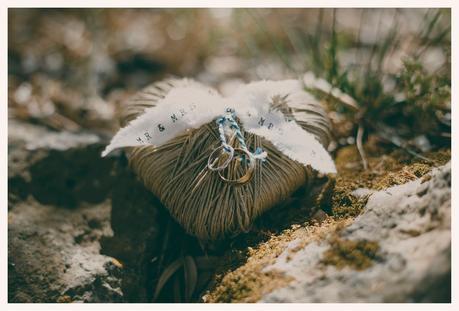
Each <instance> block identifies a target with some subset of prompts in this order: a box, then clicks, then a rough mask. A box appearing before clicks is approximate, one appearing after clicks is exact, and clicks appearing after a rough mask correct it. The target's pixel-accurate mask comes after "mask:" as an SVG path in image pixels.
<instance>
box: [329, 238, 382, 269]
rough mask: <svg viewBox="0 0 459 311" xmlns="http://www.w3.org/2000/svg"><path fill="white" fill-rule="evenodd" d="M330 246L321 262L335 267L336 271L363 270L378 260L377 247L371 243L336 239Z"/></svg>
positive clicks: (374, 243) (376, 244)
mask: <svg viewBox="0 0 459 311" xmlns="http://www.w3.org/2000/svg"><path fill="white" fill-rule="evenodd" d="M330 245H331V246H330V248H329V249H328V250H327V251H325V253H324V256H323V258H322V261H321V262H322V264H324V265H333V266H336V267H337V268H338V269H342V268H344V267H351V268H352V269H355V270H365V269H367V268H369V267H371V266H372V265H373V261H374V260H377V259H378V258H379V254H378V252H379V245H378V243H376V242H373V241H367V240H357V241H353V240H347V239H340V238H337V237H336V238H334V239H333V240H332V241H331V242H330Z"/></svg>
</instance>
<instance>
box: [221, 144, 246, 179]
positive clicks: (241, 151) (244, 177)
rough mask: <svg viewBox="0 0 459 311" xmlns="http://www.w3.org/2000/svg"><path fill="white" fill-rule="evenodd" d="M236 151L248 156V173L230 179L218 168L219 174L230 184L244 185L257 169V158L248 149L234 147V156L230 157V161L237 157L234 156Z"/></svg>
mask: <svg viewBox="0 0 459 311" xmlns="http://www.w3.org/2000/svg"><path fill="white" fill-rule="evenodd" d="M235 152H239V153H244V154H245V155H246V156H247V157H248V160H249V168H248V169H247V171H246V173H245V174H244V175H243V176H241V177H239V178H238V179H228V178H226V177H224V176H223V175H222V173H221V172H222V170H218V176H220V178H221V179H222V180H223V181H225V182H227V183H229V184H232V185H239V186H242V185H244V184H246V183H248V182H249V181H250V180H251V179H252V177H253V172H254V170H255V158H254V157H253V155H252V154H251V153H250V152H249V151H248V150H247V149H241V148H234V150H233V156H232V157H231V158H230V161H231V159H233V158H236V157H234V153H235ZM225 162H226V161H225ZM228 164H229V163H228Z"/></svg>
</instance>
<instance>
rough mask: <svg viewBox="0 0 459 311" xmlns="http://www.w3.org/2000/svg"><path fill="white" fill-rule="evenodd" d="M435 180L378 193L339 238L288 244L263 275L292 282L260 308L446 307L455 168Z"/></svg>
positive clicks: (443, 170) (448, 168) (446, 169)
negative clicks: (322, 304)
mask: <svg viewBox="0 0 459 311" xmlns="http://www.w3.org/2000/svg"><path fill="white" fill-rule="evenodd" d="M430 176H431V177H427V178H426V177H424V178H421V179H418V180H415V181H412V182H409V183H407V184H404V185H400V186H394V187H391V188H388V189H386V190H385V191H379V192H374V193H373V194H371V196H370V197H369V199H368V203H367V205H366V208H365V211H364V213H363V214H362V215H360V216H359V217H357V218H356V219H355V221H354V222H353V223H352V224H351V225H350V226H348V227H346V228H345V229H343V230H342V231H341V232H340V233H338V235H339V236H338V237H337V238H336V237H335V238H334V239H324V240H322V241H316V242H311V243H309V244H307V245H306V246H305V247H304V248H301V249H300V250H295V251H294V252H292V250H293V249H295V247H296V246H298V244H299V243H300V241H298V240H293V241H292V242H290V244H289V247H288V248H287V249H286V250H285V251H284V252H283V253H282V254H281V255H280V256H279V257H278V258H277V260H276V262H275V263H274V264H272V265H269V266H267V267H265V269H264V271H276V272H280V273H283V274H285V275H287V276H290V277H292V278H294V281H292V282H291V283H289V285H287V286H285V287H283V288H279V289H276V290H274V291H273V292H271V293H269V294H266V295H264V296H263V297H262V299H261V301H260V302H449V301H450V300H451V164H450V163H448V164H447V165H445V166H443V167H441V168H438V169H434V170H433V172H432V173H431V175H430ZM429 179H430V180H429ZM358 260H360V265H356V264H355V263H356V262H358Z"/></svg>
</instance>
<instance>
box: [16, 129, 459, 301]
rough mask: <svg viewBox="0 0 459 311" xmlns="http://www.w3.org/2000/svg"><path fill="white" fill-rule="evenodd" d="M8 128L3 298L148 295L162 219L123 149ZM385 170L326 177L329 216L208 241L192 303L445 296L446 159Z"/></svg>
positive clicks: (85, 137) (88, 138)
mask: <svg viewBox="0 0 459 311" xmlns="http://www.w3.org/2000/svg"><path fill="white" fill-rule="evenodd" d="M9 125H10V141H9V176H8V180H9V211H8V224H9V225H8V244H9V245H8V282H9V289H10V290H9V301H10V302H147V301H151V300H152V296H153V288H154V283H155V280H157V279H158V275H157V274H155V272H154V270H155V269H153V268H156V266H155V265H154V262H155V261H156V260H157V258H158V256H159V255H160V254H161V249H162V248H163V247H164V243H163V239H161V237H163V235H164V232H165V230H166V229H165V224H166V223H167V222H168V221H169V220H168V219H169V218H168V216H167V213H165V212H164V209H163V208H162V206H161V204H160V203H159V202H158V201H157V199H156V198H155V197H154V196H153V195H152V194H150V193H149V192H147V191H145V190H144V188H143V186H142V185H141V184H139V183H138V182H137V181H136V179H135V177H134V176H133V175H132V173H130V170H129V169H128V168H127V164H126V160H125V158H124V157H123V156H122V155H120V154H119V155H117V156H115V157H112V158H109V159H101V158H100V151H101V150H102V148H103V140H104V138H103V137H100V136H97V135H94V134H87V133H86V134H85V133H81V134H75V133H72V134H71V133H67V132H65V131H63V132H61V133H56V132H51V131H48V130H47V129H45V128H43V127H40V126H36V125H30V124H24V123H21V122H16V121H11V122H10V124H9ZM343 155H345V156H346V158H347V159H348V160H350V159H351V157H350V155H349V154H346V152H343V153H342V155H341V156H343ZM448 156H449V153H448V152H446V153H444V154H442V157H441V160H442V161H443V162H445V161H446V159H447V158H448ZM337 160H338V163H339V160H340V158H338V159H337ZM349 163H352V161H348V162H347V164H349ZM420 165H421V168H422V169H420V168H419V166H420ZM397 169H398V171H397V172H398V173H393V172H391V173H386V174H385V175H384V176H379V177H374V178H373V179H374V180H378V181H379V184H378V186H376V187H375V185H373V186H372V185H370V186H369V188H371V189H369V188H361V187H358V188H357V185H359V183H355V180H357V181H358V176H354V177H355V178H354V184H352V185H353V187H349V188H348V189H347V188H345V187H343V185H344V184H343V181H342V180H341V181H340V180H338V182H337V192H336V193H338V194H340V195H341V196H342V197H339V196H337V195H335V196H337V197H335V198H334V201H335V203H334V206H335V208H336V211H335V214H336V215H340V216H339V217H330V216H328V215H326V214H325V213H323V212H319V213H316V215H315V216H314V218H315V222H303V223H301V222H299V223H297V224H293V225H292V226H291V227H290V228H289V229H287V230H283V231H277V232H276V231H270V233H268V234H265V237H264V238H261V239H260V238H255V239H252V240H251V238H253V236H251V233H249V234H248V235H243V236H242V237H241V238H240V239H243V240H244V242H243V243H241V242H240V241H238V240H237V238H236V239H233V240H232V242H231V243H230V244H225V245H226V246H220V254H223V255H222V256H221V257H209V258H217V264H216V265H215V268H214V270H211V272H210V276H209V277H208V279H212V280H213V281H212V282H210V283H208V286H206V287H204V288H207V290H204V291H202V294H200V295H197V294H195V296H194V300H195V301H204V302H238V301H247V302H255V301H259V302H344V301H346V302H357V301H358V302H447V301H449V300H450V289H451V231H450V228H451V227H450V221H451V218H450V217H451V167H450V164H449V163H448V164H446V165H442V166H440V167H438V168H434V169H433V170H432V171H430V169H427V167H424V166H422V164H419V163H414V164H411V165H408V166H403V168H400V167H397ZM419 171H420V172H421V173H419ZM429 171H430V172H429ZM413 172H414V173H413ZM416 173H417V175H418V176H416ZM410 174H411V175H410ZM343 176H346V175H345V174H343ZM396 177H398V179H397V178H396ZM388 180H389V181H390V182H389V183H388V184H394V183H395V184H400V185H396V186H391V187H390V186H389V187H388V186H386V184H385V183H387V181H388ZM349 183H350V182H349ZM363 184H364V183H363ZM381 184H382V185H383V186H385V187H384V188H383V189H378V187H379V188H381V187H382V186H381ZM343 189H344V190H343ZM352 189H353V190H352ZM349 197H353V198H354V200H351V201H349ZM346 200H347V201H346ZM336 202H341V203H340V204H341V205H343V204H344V205H346V204H348V205H349V206H347V207H346V209H347V210H348V211H351V212H350V214H343V212H342V210H340V209H339V208H337V207H339V206H341V205H340V204H338V205H339V206H337V203H336ZM349 202H350V203H349ZM353 209H359V211H357V212H356V211H353ZM341 214H343V215H344V216H343V215H341ZM353 214H356V215H357V216H356V215H353ZM264 221H266V220H264ZM268 221H269V220H268ZM289 221H290V224H292V223H294V221H293V222H292V221H291V220H289ZM284 225H285V224H284ZM260 232H261V231H258V232H257V233H256V234H255V233H253V234H252V235H257V236H259V235H260ZM181 234H183V233H181ZM238 243H239V245H238ZM222 247H223V250H222ZM235 252H239V254H240V253H241V252H242V253H243V255H241V256H240V258H238V259H237V260H236V261H234V258H232V256H233V255H234V253H235ZM209 253H212V251H209ZM228 254H230V256H228ZM218 258H219V259H218ZM228 258H231V259H228ZM201 261H202V260H201ZM196 262H198V263H199V262H200V261H199V260H196ZM229 263H230V264H229ZM198 271H199V273H200V274H202V271H201V270H198ZM212 271H213V272H212ZM166 300H167V298H166Z"/></svg>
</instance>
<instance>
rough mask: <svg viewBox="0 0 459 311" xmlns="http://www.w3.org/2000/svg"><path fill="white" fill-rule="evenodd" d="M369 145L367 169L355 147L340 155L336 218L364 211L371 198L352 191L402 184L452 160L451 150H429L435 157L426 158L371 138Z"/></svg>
mask: <svg viewBox="0 0 459 311" xmlns="http://www.w3.org/2000/svg"><path fill="white" fill-rule="evenodd" d="M365 148H366V150H367V152H368V157H367V160H368V164H369V168H368V169H367V170H363V168H362V167H361V159H360V156H359V154H358V151H357V148H356V147H355V146H348V147H344V148H342V149H340V150H339V152H338V153H337V155H336V160H335V162H336V166H337V169H338V176H337V178H336V185H335V191H334V193H333V196H332V211H333V216H334V217H335V218H343V217H355V216H357V215H359V214H360V213H361V212H362V210H363V208H364V207H365V204H366V202H367V199H368V198H367V197H363V198H356V197H354V196H353V195H351V193H352V191H354V190H356V189H358V188H368V189H373V190H382V189H386V188H389V187H392V186H395V185H401V184H404V183H406V182H409V181H411V180H414V179H416V178H421V177H424V176H426V174H427V173H429V172H430V171H431V169H432V167H435V166H439V165H443V164H445V163H446V162H448V161H449V160H450V159H451V151H450V150H449V149H441V150H438V151H433V152H429V153H425V154H423V155H424V156H425V157H427V158H429V159H431V160H432V161H425V160H422V159H419V158H416V157H413V156H410V155H408V154H407V153H406V152H404V151H403V150H400V149H396V150H393V151H391V150H385V149H384V148H382V147H380V146H378V144H377V143H375V142H373V141H371V139H370V140H369V143H368V144H367V145H366V146H365Z"/></svg>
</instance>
